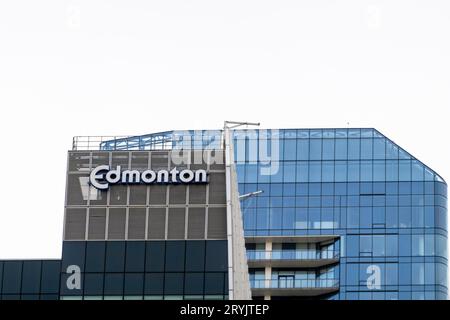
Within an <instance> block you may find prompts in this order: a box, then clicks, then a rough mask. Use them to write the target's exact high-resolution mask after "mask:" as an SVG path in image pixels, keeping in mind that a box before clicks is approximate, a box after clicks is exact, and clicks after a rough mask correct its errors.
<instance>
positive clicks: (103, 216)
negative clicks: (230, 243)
mask: <svg viewBox="0 0 450 320" xmlns="http://www.w3.org/2000/svg"><path fill="white" fill-rule="evenodd" d="M173 152H177V154H178V153H179V151H94V152H86V151H84V152H81V151H69V154H68V172H67V190H66V206H65V208H66V209H65V225H64V240H85V239H87V240H124V239H125V240H126V239H129V240H138V239H152V240H153V239H154V240H157V239H160V240H166V239H225V238H226V221H224V219H226V215H225V213H224V212H225V202H226V197H225V192H226V189H225V174H224V172H225V168H224V164H223V163H220V161H219V163H214V164H210V163H208V161H207V160H208V159H211V158H216V159H221V158H222V159H223V152H222V151H220V150H219V151H216V154H213V155H211V151H209V150H208V151H204V152H202V151H198V150H197V151H192V152H188V153H186V155H187V158H189V159H190V161H191V162H190V163H184V164H180V163H179V162H177V161H178V160H179V159H178V160H177V159H175V160H174V158H173V157H172V153H173ZM194 160H195V161H196V162H195V163H194ZM198 160H200V162H199V161H198ZM102 164H107V165H110V166H111V167H112V168H115V167H116V166H118V165H120V166H121V168H122V170H125V169H137V170H145V169H148V168H150V169H152V170H160V169H169V170H170V169H171V168H174V167H177V168H178V169H179V170H180V169H183V168H190V169H193V170H198V169H205V170H207V171H208V174H209V178H208V179H209V183H208V184H205V185H150V186H145V185H130V186H126V185H115V186H112V187H111V188H110V189H109V190H108V191H99V190H97V189H95V188H93V187H91V186H89V183H88V181H89V173H90V171H91V170H92V169H93V168H95V167H96V166H98V165H102ZM88 210H89V214H88V215H87V212H88Z"/></svg>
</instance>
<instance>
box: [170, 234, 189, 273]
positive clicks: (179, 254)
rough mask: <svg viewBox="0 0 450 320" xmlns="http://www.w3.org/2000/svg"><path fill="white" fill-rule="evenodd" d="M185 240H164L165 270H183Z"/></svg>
mask: <svg viewBox="0 0 450 320" xmlns="http://www.w3.org/2000/svg"><path fill="white" fill-rule="evenodd" d="M184 259H185V242H184V241H167V242H166V268H165V270H166V272H177V271H184Z"/></svg>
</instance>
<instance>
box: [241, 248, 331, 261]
mask: <svg viewBox="0 0 450 320" xmlns="http://www.w3.org/2000/svg"><path fill="white" fill-rule="evenodd" d="M320 259H339V252H336V251H335V250H331V249H330V250H323V251H297V250H272V251H267V250H247V260H320Z"/></svg>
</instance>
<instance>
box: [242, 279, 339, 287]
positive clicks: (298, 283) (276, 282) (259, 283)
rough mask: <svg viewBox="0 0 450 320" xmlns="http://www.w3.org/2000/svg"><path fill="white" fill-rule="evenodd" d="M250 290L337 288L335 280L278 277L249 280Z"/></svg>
mask: <svg viewBox="0 0 450 320" xmlns="http://www.w3.org/2000/svg"><path fill="white" fill-rule="evenodd" d="M250 285H251V287H252V289H316V288H317V289H320V288H337V287H339V280H337V279H291V278H289V277H280V278H279V279H258V280H255V279H253V280H250Z"/></svg>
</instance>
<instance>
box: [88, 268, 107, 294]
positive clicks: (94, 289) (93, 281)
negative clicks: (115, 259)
mask: <svg viewBox="0 0 450 320" xmlns="http://www.w3.org/2000/svg"><path fill="white" fill-rule="evenodd" d="M84 294H85V295H95V296H98V295H102V294H103V273H86V274H85V275H84Z"/></svg>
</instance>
